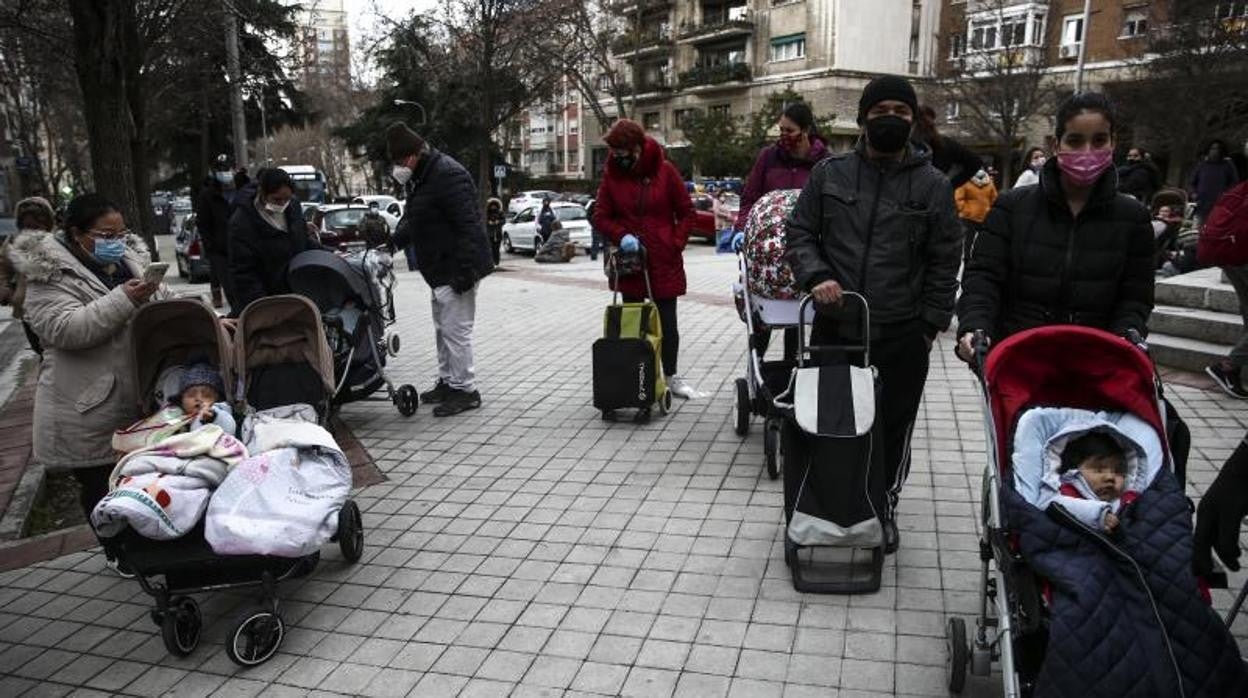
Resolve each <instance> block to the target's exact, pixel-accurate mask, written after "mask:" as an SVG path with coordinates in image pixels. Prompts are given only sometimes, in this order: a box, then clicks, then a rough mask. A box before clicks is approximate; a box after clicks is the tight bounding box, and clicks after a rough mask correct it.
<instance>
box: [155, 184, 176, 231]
mask: <svg viewBox="0 0 1248 698" xmlns="http://www.w3.org/2000/svg"><path fill="white" fill-rule="evenodd" d="M151 202H152V225H153V226H154V228H153V231H152V232H153V233H154V234H156V235H168V234H170V233H172V232H174V230H175V228H174V227H173V197H172V196H170V195H169V193H168V192H152V196H151Z"/></svg>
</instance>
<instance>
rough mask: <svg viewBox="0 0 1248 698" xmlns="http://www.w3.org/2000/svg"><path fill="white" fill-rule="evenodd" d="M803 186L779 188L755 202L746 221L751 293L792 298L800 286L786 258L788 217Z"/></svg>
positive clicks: (779, 298)
mask: <svg viewBox="0 0 1248 698" xmlns="http://www.w3.org/2000/svg"><path fill="white" fill-rule="evenodd" d="M801 193H802V192H801V190H800V189H777V190H776V191H772V192H768V193H766V194H763V195H762V196H760V197H759V198H758V200H757V201H755V202H754V206H753V207H752V208H751V209H750V213H749V216H748V217H747V218H746V223H745V259H746V264H747V267H748V271H749V276H750V289H749V290H750V293H751V294H753V295H755V296H758V297H760V298H771V299H775V300H791V299H794V298H797V297H798V296H799V295H800V294H799V290H798V288H797V282H796V280H795V279H794V278H793V271H792V270H791V269H789V265H788V263H787V262H785V261H784V249H785V248H784V241H785V235H786V233H785V221H786V220H787V219H788V217H789V214H790V213H792V212H793V207H794V206H795V205H796V204H797V197H798V195H799V194H801Z"/></svg>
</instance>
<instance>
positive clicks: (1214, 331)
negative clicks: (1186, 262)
mask: <svg viewBox="0 0 1248 698" xmlns="http://www.w3.org/2000/svg"><path fill="white" fill-rule="evenodd" d="M1242 327H1243V324H1242V321H1241V320H1240V316H1239V300H1238V299H1237V298H1236V297H1235V289H1234V288H1232V287H1231V285H1230V284H1228V283H1226V280H1225V279H1224V278H1223V277H1222V270H1221V269H1217V268H1213V269H1202V270H1200V271H1194V272H1192V273H1190V274H1181V275H1179V276H1172V277H1170V278H1168V279H1161V280H1158V282H1157V292H1156V305H1155V307H1154V308H1153V315H1152V317H1150V318H1149V320H1148V344H1149V347H1150V348H1151V353H1152V355H1153V358H1154V359H1155V360H1156V361H1157V363H1159V364H1161V365H1163V366H1169V367H1172V368H1180V369H1184V370H1188V371H1198V372H1203V371H1204V370H1205V366H1208V365H1209V364H1211V363H1213V362H1214V361H1216V360H1218V359H1220V358H1222V357H1224V356H1226V354H1227V352H1229V351H1230V350H1231V346H1232V345H1233V344H1235V342H1236V341H1238V340H1239V335H1240V332H1241V331H1242Z"/></svg>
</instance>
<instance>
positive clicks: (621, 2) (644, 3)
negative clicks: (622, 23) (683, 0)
mask: <svg viewBox="0 0 1248 698" xmlns="http://www.w3.org/2000/svg"><path fill="white" fill-rule="evenodd" d="M638 5H640V7H638ZM671 6H672V0H613V1H612V2H610V3H608V4H607V9H608V10H610V11H611V12H612V13H614V14H617V15H633V14H637V11H638V10H641V12H642V14H645V13H647V12H653V11H655V10H666V9H669V8H670V7H671Z"/></svg>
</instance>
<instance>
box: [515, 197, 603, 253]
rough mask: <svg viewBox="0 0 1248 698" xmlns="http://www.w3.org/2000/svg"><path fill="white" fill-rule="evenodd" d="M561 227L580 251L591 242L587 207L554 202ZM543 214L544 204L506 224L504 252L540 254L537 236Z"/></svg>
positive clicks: (540, 239) (539, 242)
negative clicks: (539, 214)
mask: <svg viewBox="0 0 1248 698" xmlns="http://www.w3.org/2000/svg"><path fill="white" fill-rule="evenodd" d="M550 207H551V208H552V209H554V211H555V217H556V218H557V219H558V220H559V224H560V225H562V226H563V229H564V230H566V231H567V232H568V239H569V240H571V241H572V242H574V243H576V246H577V247H581V248H587V247H589V242H590V228H589V216H587V215H586V213H585V207H584V206H581V205H580V204H574V203H571V202H568V201H554V202H551V204H550ZM541 210H542V205H541V201H540V200H539V201H538V204H537V205H536V206H531V207H529V208H526V209H524V210H523V211H520V212H519V213H517V214H516V215H515V216H513V217H512V219H511V220H510V221H508V222H507V223H504V224H503V249H505V250H507V251H508V252H512V253H515V252H536V251H537V248H538V247H540V246H541V244H542V238H541V236H540V235H538V233H537V214H538V213H540V212H541Z"/></svg>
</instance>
